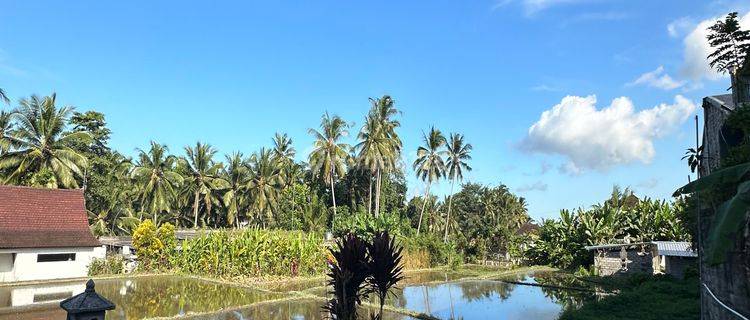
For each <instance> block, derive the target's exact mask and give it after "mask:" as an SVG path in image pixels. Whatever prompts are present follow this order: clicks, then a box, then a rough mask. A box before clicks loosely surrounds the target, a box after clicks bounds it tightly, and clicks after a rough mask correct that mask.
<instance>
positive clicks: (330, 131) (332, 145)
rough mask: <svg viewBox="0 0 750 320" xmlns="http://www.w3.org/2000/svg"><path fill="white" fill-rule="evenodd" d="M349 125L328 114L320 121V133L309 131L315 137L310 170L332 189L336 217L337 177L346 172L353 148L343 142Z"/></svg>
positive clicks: (332, 201) (313, 130)
mask: <svg viewBox="0 0 750 320" xmlns="http://www.w3.org/2000/svg"><path fill="white" fill-rule="evenodd" d="M348 126H349V125H348V124H347V123H346V122H345V121H344V120H343V119H341V118H340V117H339V116H336V115H334V116H329V115H328V113H327V112H326V113H325V114H324V115H323V117H322V118H321V121H320V131H318V130H315V129H312V128H310V129H308V132H309V133H310V134H311V135H313V137H314V138H315V142H314V143H313V148H314V149H313V151H312V153H310V169H311V170H312V172H313V174H314V175H316V176H320V177H322V178H323V181H324V182H326V183H328V184H329V185H330V188H331V203H332V205H333V214H334V216H335V215H336V191H335V182H336V177H337V176H343V175H344V173H345V172H346V158H347V155H348V154H349V150H350V149H351V146H349V145H348V144H346V143H343V142H341V139H343V138H344V137H345V136H346V135H347V134H348V131H347V127H348Z"/></svg>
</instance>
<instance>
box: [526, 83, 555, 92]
mask: <svg viewBox="0 0 750 320" xmlns="http://www.w3.org/2000/svg"><path fill="white" fill-rule="evenodd" d="M531 91H547V92H557V91H560V89H558V88H556V87H553V86H548V85H546V84H540V85H538V86H533V87H531Z"/></svg>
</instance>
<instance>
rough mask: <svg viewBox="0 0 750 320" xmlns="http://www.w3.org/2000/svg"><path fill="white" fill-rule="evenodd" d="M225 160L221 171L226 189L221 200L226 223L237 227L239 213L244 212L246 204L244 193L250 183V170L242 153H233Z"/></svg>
mask: <svg viewBox="0 0 750 320" xmlns="http://www.w3.org/2000/svg"><path fill="white" fill-rule="evenodd" d="M226 158H227V160H226V161H227V165H226V167H225V168H224V170H223V177H224V180H226V181H227V183H228V187H227V189H226V192H225V193H224V197H223V199H222V200H223V202H224V206H225V207H226V210H227V223H228V224H230V225H234V226H235V227H237V226H239V215H240V212H242V211H243V210H244V208H245V206H246V203H247V197H246V194H245V191H246V188H247V184H248V182H249V181H250V170H249V169H248V166H249V164H248V163H247V161H246V160H245V159H244V158H243V157H242V153H240V152H234V153H232V154H231V155H228V156H227V157H226Z"/></svg>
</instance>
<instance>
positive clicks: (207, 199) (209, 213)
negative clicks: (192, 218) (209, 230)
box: [203, 191, 219, 228]
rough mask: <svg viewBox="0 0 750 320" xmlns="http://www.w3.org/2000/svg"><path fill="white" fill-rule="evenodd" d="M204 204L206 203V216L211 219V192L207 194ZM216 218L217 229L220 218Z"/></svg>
mask: <svg viewBox="0 0 750 320" xmlns="http://www.w3.org/2000/svg"><path fill="white" fill-rule="evenodd" d="M203 202H205V203H206V214H207V215H208V216H209V217H210V216H211V191H208V193H206V198H205V199H203ZM214 218H215V219H214V228H216V227H217V224H216V223H217V222H218V220H219V217H214Z"/></svg>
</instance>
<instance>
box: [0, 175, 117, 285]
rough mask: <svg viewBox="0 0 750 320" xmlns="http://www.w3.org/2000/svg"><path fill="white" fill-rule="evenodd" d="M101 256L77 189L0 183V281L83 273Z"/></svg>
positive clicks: (60, 276)
mask: <svg viewBox="0 0 750 320" xmlns="http://www.w3.org/2000/svg"><path fill="white" fill-rule="evenodd" d="M104 256H105V249H104V248H103V247H102V246H101V244H100V243H99V241H97V239H96V238H95V237H94V235H93V234H92V233H91V230H90V229H89V224H88V218H87V215H86V207H85V200H84V197H83V190H80V189H79V190H62V189H39V188H30V187H17V186H0V282H12V281H31V280H46V279H61V278H75V277H84V276H86V275H87V274H88V265H89V264H90V263H91V260H92V259H94V258H104Z"/></svg>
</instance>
